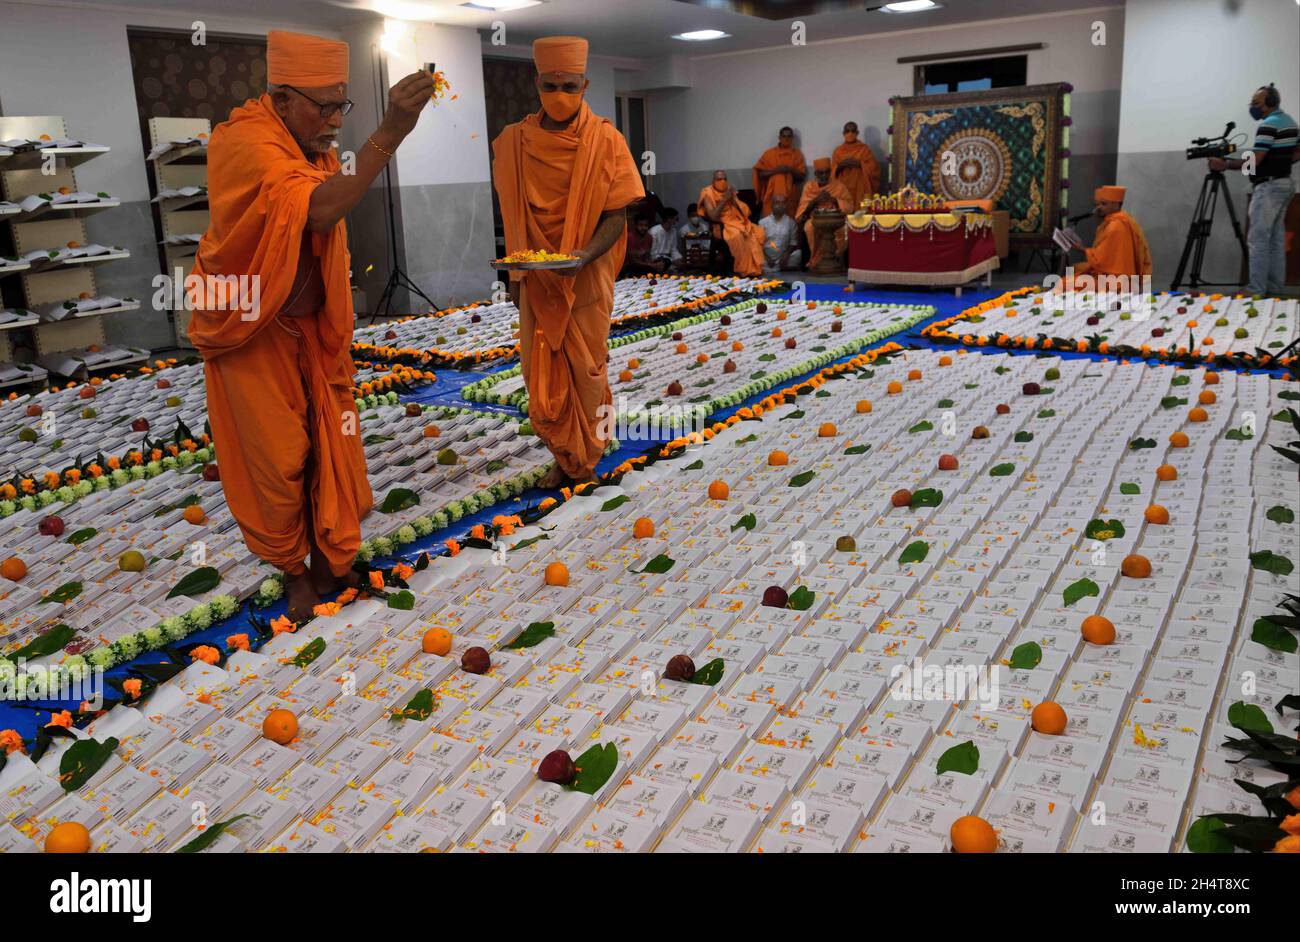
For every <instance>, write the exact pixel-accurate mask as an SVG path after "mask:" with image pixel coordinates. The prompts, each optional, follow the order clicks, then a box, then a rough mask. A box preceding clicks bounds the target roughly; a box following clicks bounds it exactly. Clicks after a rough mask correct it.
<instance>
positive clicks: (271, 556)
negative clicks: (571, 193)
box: [189, 31, 433, 621]
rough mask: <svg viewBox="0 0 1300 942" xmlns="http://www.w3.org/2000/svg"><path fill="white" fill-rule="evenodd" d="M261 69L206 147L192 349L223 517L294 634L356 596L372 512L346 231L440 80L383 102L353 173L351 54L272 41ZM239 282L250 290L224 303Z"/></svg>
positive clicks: (336, 46)
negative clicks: (280, 579)
mask: <svg viewBox="0 0 1300 942" xmlns="http://www.w3.org/2000/svg"><path fill="white" fill-rule="evenodd" d="M266 64H267V93H266V94H265V95H263V96H262V97H261V98H258V99H257V100H255V101H253V100H250V101H247V102H245V103H244V104H243V105H241V106H240V107H239V108H236V109H235V110H234V111H233V112H231V115H230V118H229V120H227V121H225V122H223V123H222V124H219V125H218V126H217V128H216V130H214V131H213V133H212V139H211V143H210V145H209V148H208V204H209V207H210V221H209V224H208V231H207V232H206V233H205V234H204V236H203V240H202V242H200V244H199V250H198V255H197V256H196V257H195V262H194V274H195V275H197V276H198V278H199V279H202V280H203V282H204V283H205V284H206V285H207V287H205V288H202V289H199V290H198V291H197V293H194V294H191V296H190V301H191V302H192V303H193V305H194V307H195V311H194V316H193V319H192V320H191V322H190V326H189V335H190V339H191V340H192V341H193V342H194V345H195V346H196V347H197V348H198V350H199V352H200V353H201V354H202V355H203V360H204V377H205V381H206V385H207V395H208V417H209V421H210V423H211V427H212V434H213V439H214V442H215V445H216V449H217V455H218V459H219V466H220V473H221V484H222V488H223V489H224V490H225V494H226V502H227V504H229V506H230V511H231V513H232V514H233V515H234V517H235V520H236V521H237V522H238V523H239V527H240V530H241V531H242V533H243V535H244V540H245V542H247V544H248V547H249V549H251V550H252V551H253V552H254V553H255V554H257V555H258V556H260V557H261V558H262V559H264V560H266V561H267V562H269V563H271V564H272V565H274V566H276V567H277V568H278V569H280V570H282V571H283V572H284V573H285V575H286V577H287V579H286V583H287V594H288V601H289V617H290V618H291V619H292V620H294V621H299V620H302V619H304V618H306V617H307V616H309V615H310V614H311V610H312V607H313V606H314V605H315V604H316V603H317V602H319V601H320V595H321V594H322V593H326V592H331V591H333V590H335V589H337V588H339V587H340V586H342V585H355V584H356V582H357V575H356V573H354V572H353V571H352V563H353V561H354V558H355V556H356V553H357V549H358V548H359V547H360V545H361V526H360V521H361V518H362V517H364V516H365V515H366V514H367V513H368V512H369V510H370V507H371V504H372V497H371V493H370V485H369V483H368V482H367V480H366V465H365V458H364V455H363V453H362V446H361V435H360V428H359V425H358V421H357V415H356V406H355V404H354V402H353V398H352V391H351V388H352V369H353V367H352V357H351V355H350V352H349V348H350V344H351V341H352V324H353V312H352V293H351V289H350V288H349V285H348V263H349V258H348V248H347V232H346V229H345V226H344V223H343V217H344V215H345V214H346V213H347V212H348V210H350V209H351V208H352V207H353V206H355V205H356V204H357V203H358V202H359V201H360V200H361V198H362V196H364V195H365V193H366V192H367V190H368V188H369V186H370V182H371V181H372V180H373V179H374V178H375V177H376V176H377V175H378V174H379V171H380V170H382V169H383V167H384V164H385V163H387V162H388V160H389V158H391V157H392V155H393V151H394V150H395V149H396V148H397V146H398V144H400V143H401V142H402V140H403V139H404V138H405V137H406V136H407V135H408V134H409V133H410V132H411V130H412V129H413V128H414V127H415V123H416V121H417V120H418V119H419V116H420V111H421V109H422V108H423V107H424V105H425V104H426V103H427V102H428V101H429V96H430V94H432V92H433V80H432V78H430V76H428V75H426V74H424V73H422V72H419V73H415V74H414V75H409V76H407V77H406V78H404V79H402V81H400V82H399V83H397V84H396V85H395V86H393V88H392V89H390V90H389V93H388V111H387V113H386V114H385V115H384V119H383V121H382V122H381V123H380V125H379V127H378V128H377V129H376V130H375V132H374V133H373V134H372V135H371V136H370V138H369V139H368V140H367V142H366V144H365V146H364V147H363V148H361V150H360V152H359V153H358V154H357V157H356V161H355V166H354V168H353V169H354V172H353V173H349V174H344V173H342V172H340V164H339V160H338V158H337V157H336V156H335V155H334V152H333V150H332V149H331V148H332V146H333V144H334V141H335V138H336V136H337V134H338V131H339V128H340V127H342V124H343V115H345V114H347V112H348V111H349V110H351V105H352V103H351V102H350V101H348V99H347V81H348V47H347V44H346V43H342V42H337V41H335V40H330V39H321V38H319V37H316V36H306V35H302V34H298V33H285V32H279V31H273V32H272V33H271V34H270V35H269V36H268V37H267V50H266ZM223 279H224V281H223ZM241 281H242V282H243V284H244V285H245V286H251V288H252V290H251V291H249V290H247V289H245V290H242V291H241V290H229V287H228V286H229V285H230V284H232V283H234V284H238V283H240V282H241ZM250 299H251V301H252V303H249V301H250ZM308 557H310V569H309V568H308V565H307V564H306V563H305V562H304V560H306V559H307V558H308Z"/></svg>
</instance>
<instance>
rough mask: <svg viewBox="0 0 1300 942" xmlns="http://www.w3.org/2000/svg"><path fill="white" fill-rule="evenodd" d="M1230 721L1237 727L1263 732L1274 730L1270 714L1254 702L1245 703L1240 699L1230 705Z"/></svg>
mask: <svg viewBox="0 0 1300 942" xmlns="http://www.w3.org/2000/svg"><path fill="white" fill-rule="evenodd" d="M1228 722H1229V723H1231V724H1232V725H1233V726H1235V727H1237V729H1241V730H1246V729H1253V730H1257V731H1258V732H1261V733H1271V732H1273V724H1272V723H1270V722H1269V721H1268V716H1267V715H1266V714H1265V713H1264V711H1263V710H1261V709H1260V708H1259V707H1257V706H1256V705H1255V704H1253V703H1244V702H1242V701H1241V700H1238V701H1237V702H1236V703H1234V704H1233V705H1232V706H1230V707H1228Z"/></svg>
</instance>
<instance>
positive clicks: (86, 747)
mask: <svg viewBox="0 0 1300 942" xmlns="http://www.w3.org/2000/svg"><path fill="white" fill-rule="evenodd" d="M117 746H118V742H117V739H116V737H113V736H109V737H108V738H107V739H105V740H104V741H103V742H100V741H99V740H98V739H78V740H77V741H76V742H74V743H73V744H72V745H71V746H69V747H68V749H67V751H66V752H64V753H63V755H61V756H60V757H59V784H61V785H62V786H63V790H64V791H65V792H75V791H76V790H77V789H79V788H81V786H82V785H85V784H86V783H87V782H88V781H90V780H91V778H93V777H94V775H95V773H96V772H98V771H99V770H100V769H101V768H103V766H104V763H105V762H107V761H108V757H109V756H111V755H112V754H113V750H114V749H116V748H117Z"/></svg>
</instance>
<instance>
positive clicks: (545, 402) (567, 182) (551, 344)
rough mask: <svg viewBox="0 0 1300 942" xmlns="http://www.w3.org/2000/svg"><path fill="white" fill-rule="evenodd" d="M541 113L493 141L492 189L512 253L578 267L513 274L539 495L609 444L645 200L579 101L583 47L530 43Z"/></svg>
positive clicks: (572, 477) (628, 167)
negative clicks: (544, 459) (566, 259)
mask: <svg viewBox="0 0 1300 942" xmlns="http://www.w3.org/2000/svg"><path fill="white" fill-rule="evenodd" d="M533 62H534V63H535V64H536V66H537V79H536V82H537V91H538V93H539V95H540V96H541V100H542V110H541V111H539V112H538V113H537V114H532V115H529V116H528V117H526V118H524V120H522V121H519V122H517V123H516V124H511V125H508V126H507V127H506V128H505V130H503V131H502V132H501V134H500V135H499V136H498V137H497V139H496V140H495V141H493V142H492V158H493V159H492V180H493V183H494V184H495V186H496V191H497V197H498V199H499V200H500V202H501V219H502V222H503V224H504V228H505V237H506V252H508V253H509V252H519V251H525V250H529V249H540V250H545V251H548V252H564V253H568V254H570V255H576V256H577V257H578V258H579V259H580V264H579V266H578V267H577V268H572V269H559V270H555V271H547V270H534V271H524V272H520V271H512V272H511V273H510V296H511V298H513V299H514V301H515V304H516V305H517V306H518V307H519V364H520V367H521V369H522V371H523V376H524V383H525V385H526V386H527V387H528V418H529V419H530V420H531V421H532V424H533V430H534V431H535V432H536V433H537V435H538V436H539V437H540V438H541V439H542V441H543V442H545V443H546V447H547V448H549V449H550V450H551V454H553V455H554V456H555V466H554V467H553V468H551V470H550V472H549V473H548V474H547V475H546V477H544V478H542V479H541V480H540V481H539V482H538V486H540V487H544V488H554V487H561V486H564V485H566V484H572V483H573V482H575V481H577V482H580V481H587V480H590V479H591V477H592V475H593V474H594V473H595V470H596V462H597V461H599V460H600V456H601V454H602V453H603V452H604V450H605V445H606V444H607V442H608V439H609V436H608V426H609V425H610V423H609V422H607V421H603V420H602V414H605V415H607V414H608V410H609V408H610V405H611V403H612V401H613V399H612V396H611V395H610V391H609V374H608V372H607V367H606V359H607V355H608V353H607V350H608V341H609V323H610V316H611V315H612V313H613V310H614V279H615V276H616V275H617V274H618V270H619V268H620V267H621V266H622V264H623V255H624V251H625V249H626V244H627V209H628V207H629V206H631V205H632V204H633V203H635V202H637V201H638V200H640V199H641V198H642V197H644V196H645V191H644V189H643V188H642V186H641V177H640V175H639V174H638V172H637V166H636V164H635V162H633V160H632V155H631V154H630V153H629V152H628V149H627V142H626V141H625V140H624V138H623V135H622V134H620V133H619V132H618V130H617V129H616V128H615V127H614V125H613V124H611V123H610V121H609V120H608V119H606V118H602V117H600V116H598V115H596V114H595V113H594V112H592V110H591V108H590V107H588V105H587V103H586V102H585V101H584V100H583V93H584V92H585V91H586V89H587V85H588V80H587V77H586V72H587V41H586V40H585V39H581V38H579V37H576V36H548V37H546V38H544V39H539V40H537V41H536V42H534V43H533Z"/></svg>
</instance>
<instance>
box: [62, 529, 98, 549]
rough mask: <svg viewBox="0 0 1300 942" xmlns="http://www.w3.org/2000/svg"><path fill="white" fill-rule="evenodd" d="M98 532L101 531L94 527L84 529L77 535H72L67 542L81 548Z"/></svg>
mask: <svg viewBox="0 0 1300 942" xmlns="http://www.w3.org/2000/svg"><path fill="white" fill-rule="evenodd" d="M98 532H99V531H98V530H96V529H95V528H94V527H82V528H81V529H80V530H78V531H77V532H76V533H74V534H72V536H70V537H68V540H67V541H68V542H69V543H71V544H72V545H73V546H80V545H81V544H82V543H84V542H86V541H87V540H88V539H90V538H91V537H92V536H94V535H95V534H96V533H98Z"/></svg>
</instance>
